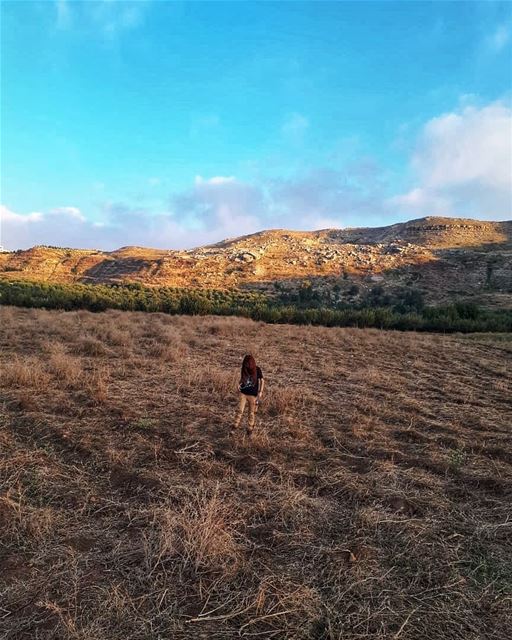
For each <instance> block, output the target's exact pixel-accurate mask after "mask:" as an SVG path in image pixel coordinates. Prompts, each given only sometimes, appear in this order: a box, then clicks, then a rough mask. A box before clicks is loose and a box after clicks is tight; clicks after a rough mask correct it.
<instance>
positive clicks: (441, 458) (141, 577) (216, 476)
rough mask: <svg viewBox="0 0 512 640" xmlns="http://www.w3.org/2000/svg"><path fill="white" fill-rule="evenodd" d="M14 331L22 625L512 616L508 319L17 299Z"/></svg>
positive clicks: (86, 633) (8, 630)
mask: <svg viewBox="0 0 512 640" xmlns="http://www.w3.org/2000/svg"><path fill="white" fill-rule="evenodd" d="M0 349H1V352H0V452H1V459H0V526H1V536H0V637H2V638H6V639H7V638H8V639H9V640H14V639H27V640H28V639H29V638H30V639H32V638H38V639H40V640H43V639H44V640H46V639H55V640H99V639H101V640H125V639H126V638H130V639H134V640H147V639H155V640H156V639H157V638H166V639H167V638H172V639H173V640H180V639H184V638H212V639H219V640H220V639H229V638H240V637H241V638H276V639H282V638H290V639H294V640H295V639H298V640H300V639H304V640H305V639H311V640H312V639H315V640H320V639H324V640H341V639H343V640H356V639H366V640H367V639H370V638H371V639H374V638H379V639H389V640H391V639H396V638H401V639H402V640H405V639H409V640H423V639H425V640H426V639H428V640H447V639H448V640H450V639H453V640H455V639H457V640H460V639H464V640H482V639H491V638H492V639H497V640H499V639H503V640H504V639H505V638H509V637H510V636H511V635H512V613H511V611H512V606H511V605H512V540H511V537H512V513H511V497H512V494H511V489H512V450H511V440H512V439H511V431H510V429H511V423H512V420H511V418H512V404H511V397H512V393H511V391H512V389H511V384H512V374H511V369H510V364H511V361H512V343H511V341H510V339H509V338H507V337H501V338H499V337H493V336H478V337H472V336H466V337H457V336H449V337H445V336H439V335H437V336H431V335H415V334H412V333H385V332H378V331H372V330H368V331H358V330H355V329H324V328H308V327H289V326H265V325H262V324H258V323H254V322H250V321H246V320H243V319H229V318H208V317H207V318H191V317H168V316H164V315H161V314H152V315H150V314H147V315H144V314H138V313H132V314H129V313H120V312H107V313H104V314H96V315H95V314H90V313H87V312H77V313H58V312H45V311H32V310H21V309H12V308H2V309H0ZM246 350H251V351H252V352H254V353H255V355H256V357H257V359H258V360H259V362H260V364H261V366H262V368H263V370H264V373H265V377H266V380H267V390H268V392H267V394H266V397H265V399H264V401H263V403H262V405H261V408H260V411H259V413H258V416H257V429H256V432H255V434H254V436H253V438H252V439H251V440H248V439H246V438H244V436H243V435H242V433H239V434H237V435H236V436H235V437H231V436H230V435H229V428H230V426H231V423H232V421H233V418H234V414H235V411H236V402H237V398H236V390H235V387H236V381H237V371H238V367H239V365H240V360H241V357H242V356H243V354H244V353H245V351H246Z"/></svg>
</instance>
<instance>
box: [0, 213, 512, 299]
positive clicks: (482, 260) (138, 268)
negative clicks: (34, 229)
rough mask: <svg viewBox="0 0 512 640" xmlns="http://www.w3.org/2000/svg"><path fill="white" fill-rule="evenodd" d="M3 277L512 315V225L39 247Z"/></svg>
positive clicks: (0, 262)
mask: <svg viewBox="0 0 512 640" xmlns="http://www.w3.org/2000/svg"><path fill="white" fill-rule="evenodd" d="M0 277H3V278H10V279H30V280H45V281H51V282H87V283H120V282H140V283H142V284H145V285H147V286H177V287H209V288H230V287H241V286H243V287H252V288H260V289H264V290H269V289H270V290H273V287H274V283H276V282H280V285H279V286H280V287H284V288H287V287H288V288H294V287H297V286H299V285H300V284H301V283H303V282H304V281H305V280H308V281H313V282H314V283H315V286H318V287H324V288H325V287H329V286H331V287H332V286H334V285H335V284H337V285H338V287H337V289H338V290H339V289H340V288H341V290H343V289H344V288H347V287H348V286H353V284H354V283H356V284H358V285H359V286H362V287H363V289H364V288H365V287H366V288H369V287H371V286H374V285H375V283H377V282H378V283H380V284H382V286H384V287H385V288H393V287H397V286H411V285H413V284H414V285H415V286H417V287H419V288H420V289H422V290H423V292H424V293H425V295H426V296H427V299H430V300H432V301H442V300H445V299H452V298H454V297H455V298H457V297H458V298H460V297H464V296H477V297H479V299H481V300H480V301H482V300H483V301H484V302H489V303H492V304H498V303H499V304H501V305H508V304H509V302H510V298H511V295H510V294H511V293H512V221H507V222H483V221H477V220H468V219H463V218H435V217H428V218H422V219H419V220H412V221H409V222H405V223H399V224H394V225H391V226H387V227H379V228H358V229H325V230H321V231H309V232H307V231H288V230H269V231H261V232H258V233H255V234H252V235H249V236H242V237H239V238H234V239H228V240H224V241H222V242H219V243H217V244H214V245H209V246H205V247H199V248H196V249H191V250H186V251H185V250H182V251H173V250H158V249H147V248H143V247H123V248H120V249H118V250H116V251H112V252H101V251H94V250H76V249H60V248H49V247H34V248H32V249H28V250H26V251H17V252H10V253H3V254H0Z"/></svg>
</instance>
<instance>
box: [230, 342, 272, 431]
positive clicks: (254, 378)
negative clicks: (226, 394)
mask: <svg viewBox="0 0 512 640" xmlns="http://www.w3.org/2000/svg"><path fill="white" fill-rule="evenodd" d="M264 385H265V381H264V380H263V373H262V372H261V369H260V368H259V367H257V366H256V360H255V359H254V357H253V356H251V355H250V354H248V355H246V356H245V357H244V361H243V362H242V371H241V374H240V384H239V385H238V391H240V403H239V405H238V413H237V416H236V420H235V424H234V425H233V428H232V431H234V430H235V429H238V427H239V425H240V420H241V419H242V415H243V413H244V409H245V405H246V404H248V405H249V421H248V425H247V435H248V436H250V435H251V433H252V431H253V429H254V414H255V413H256V411H257V406H258V402H259V401H260V399H261V398H262V396H263V387H264Z"/></svg>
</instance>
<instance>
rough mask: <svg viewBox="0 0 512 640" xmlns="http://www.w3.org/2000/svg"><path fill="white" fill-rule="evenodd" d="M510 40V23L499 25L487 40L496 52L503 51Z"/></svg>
mask: <svg viewBox="0 0 512 640" xmlns="http://www.w3.org/2000/svg"><path fill="white" fill-rule="evenodd" d="M509 42H510V25H508V24H501V25H499V26H498V27H497V28H496V30H495V31H494V33H493V34H492V35H491V36H490V37H489V38H488V41H487V43H488V46H489V48H490V49H491V50H492V51H494V52H496V53H499V52H500V51H502V50H503V49H504V48H505V47H506V46H507V44H508V43H509Z"/></svg>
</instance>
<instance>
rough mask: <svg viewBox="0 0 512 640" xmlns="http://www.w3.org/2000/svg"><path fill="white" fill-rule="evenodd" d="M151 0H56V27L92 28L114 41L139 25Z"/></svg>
mask: <svg viewBox="0 0 512 640" xmlns="http://www.w3.org/2000/svg"><path fill="white" fill-rule="evenodd" d="M150 1H151V0H136V1H133V2H131V1H126V0H93V1H91V2H72V1H71V0H55V9H56V14H57V28H59V29H70V28H76V27H78V26H79V27H81V28H87V29H93V30H95V31H97V32H99V33H100V34H101V35H103V36H104V37H105V38H106V39H114V38H116V37H117V36H118V35H119V34H120V33H122V32H124V31H130V30H132V29H135V28H137V27H138V26H140V25H141V24H142V23H143V21H144V17H145V12H146V9H147V7H148V5H149V3H150Z"/></svg>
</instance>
